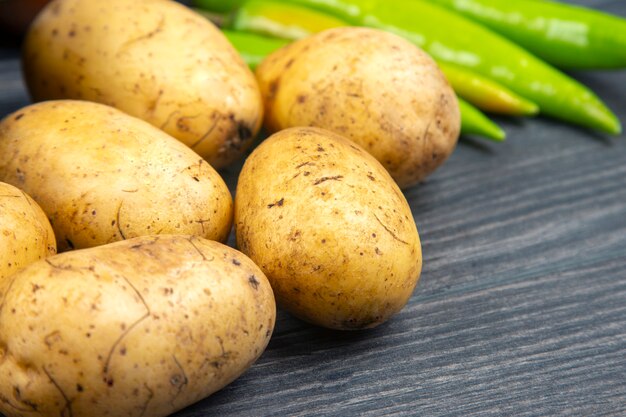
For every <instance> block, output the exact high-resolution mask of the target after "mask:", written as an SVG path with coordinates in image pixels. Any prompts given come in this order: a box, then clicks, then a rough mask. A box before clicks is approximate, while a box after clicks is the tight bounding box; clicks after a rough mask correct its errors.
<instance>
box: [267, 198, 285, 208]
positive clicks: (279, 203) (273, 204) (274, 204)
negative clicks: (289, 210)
mask: <svg viewBox="0 0 626 417" xmlns="http://www.w3.org/2000/svg"><path fill="white" fill-rule="evenodd" d="M284 203H285V199H284V198H281V199H280V200H278V201H277V202H275V203H271V204H268V205H267V208H272V207H275V206H278V207H282V206H283V204H284Z"/></svg>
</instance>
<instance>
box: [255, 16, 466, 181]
mask: <svg viewBox="0 0 626 417" xmlns="http://www.w3.org/2000/svg"><path fill="white" fill-rule="evenodd" d="M256 75H257V79H258V81H259V85H260V87H261V92H262V94H263V99H264V101H265V109H266V117H265V124H266V127H267V128H268V130H269V131H270V132H275V131H278V130H281V129H285V128H287V127H293V126H317V127H321V128H325V129H329V130H332V131H334V132H336V133H339V134H341V135H343V136H345V137H347V138H349V139H351V140H353V141H354V142H356V143H357V144H359V145H361V146H362V147H363V148H365V150H366V151H368V152H369V153H370V154H372V155H374V157H375V158H376V159H378V161H380V162H381V163H382V164H383V166H384V167H385V168H386V169H387V170H388V171H389V173H390V174H391V176H392V177H393V178H394V179H395V180H396V182H397V183H398V185H399V186H400V187H401V188H405V187H409V186H411V185H414V184H416V183H418V182H419V181H421V180H423V179H424V178H425V177H426V176H427V175H428V174H430V173H432V172H433V171H434V170H435V169H436V168H437V167H438V166H440V165H441V164H442V163H443V162H444V161H445V160H446V159H447V158H448V156H449V155H450V154H451V153H452V151H453V150H454V147H455V145H456V142H457V138H458V136H459V131H460V123H461V122H460V113H459V108H458V103H457V100H456V96H455V95H454V91H453V90H452V88H451V87H450V86H449V85H448V82H447V81H446V79H445V78H444V76H443V74H442V73H441V71H440V70H439V69H438V67H437V65H436V64H435V62H434V61H433V60H432V59H431V58H430V57H429V56H428V55H427V54H426V53H424V52H422V51H421V50H420V49H418V48H417V47H416V46H414V45H412V44H410V43H409V42H407V41H406V40H404V39H402V38H400V37H398V36H396V35H393V34H391V33H386V32H383V31H378V30H374V29H366V28H355V27H346V28H337V29H331V30H328V31H325V32H322V33H319V34H317V35H314V36H312V37H309V38H306V39H303V40H300V41H298V42H295V43H293V44H291V45H288V46H286V47H285V48H283V49H280V50H278V51H276V52H275V53H273V54H272V55H270V56H269V57H268V58H266V59H265V60H264V61H263V63H262V64H261V65H260V66H259V67H258V68H257V71H256Z"/></svg>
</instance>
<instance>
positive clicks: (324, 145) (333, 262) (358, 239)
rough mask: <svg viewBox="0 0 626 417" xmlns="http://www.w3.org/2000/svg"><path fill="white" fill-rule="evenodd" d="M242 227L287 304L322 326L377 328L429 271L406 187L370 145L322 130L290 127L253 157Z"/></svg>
mask: <svg viewBox="0 0 626 417" xmlns="http://www.w3.org/2000/svg"><path fill="white" fill-rule="evenodd" d="M235 230H236V236H237V244H238V245H239V248H240V249H241V250H242V251H243V252H244V253H245V254H247V255H248V256H249V257H250V258H251V259H252V260H253V261H254V262H255V263H256V264H257V265H259V266H260V267H261V269H262V270H263V272H265V275H266V276H267V278H268V279H269V280H270V283H271V284H272V288H273V290H274V294H275V296H276V299H277V301H278V303H279V304H280V305H282V306H283V307H284V308H285V309H286V310H288V311H289V312H291V313H292V314H294V315H296V316H298V317H300V318H302V319H304V320H307V321H309V322H311V323H314V324H317V325H320V326H325V327H329V328H334V329H362V328H368V327H374V326H376V325H378V324H380V323H382V322H384V321H385V320H387V319H388V318H389V317H391V316H392V315H393V314H394V313H396V312H398V311H399V310H400V309H401V308H402V307H403V306H404V305H405V304H406V302H407V300H408V299H409V297H410V296H411V293H412V292H413V289H414V287H415V285H416V284H417V281H418V279H419V276H420V271H421V266H422V265H421V246H420V241H419V236H418V233H417V228H416V226H415V222H414V220H413V216H412V214H411V210H410V207H409V205H408V204H407V202H406V199H405V198H404V196H403V195H402V193H401V191H400V189H399V188H398V186H397V185H396V184H395V183H394V181H393V179H392V178H391V177H390V176H389V174H388V173H387V172H386V171H385V169H384V168H383V167H382V166H381V165H380V164H379V163H378V161H376V160H375V159H374V158H373V157H372V156H371V155H369V154H368V153H367V152H365V151H364V150H363V149H362V148H361V147H359V146H357V145H355V144H354V143H352V142H350V141H349V140H348V139H345V138H343V137H341V136H339V135H336V134H334V133H331V132H328V131H324V130H322V129H317V128H292V129H287V130H284V131H281V132H279V133H277V134H275V135H273V136H272V137H270V138H269V139H267V140H266V141H265V142H263V143H262V144H261V145H260V146H259V147H258V148H257V149H256V150H255V151H254V152H253V153H252V154H251V155H250V157H249V158H248V159H247V160H246V163H245V165H244V167H243V170H242V171H241V175H240V177H239V182H238V185H237V192H236V194H235Z"/></svg>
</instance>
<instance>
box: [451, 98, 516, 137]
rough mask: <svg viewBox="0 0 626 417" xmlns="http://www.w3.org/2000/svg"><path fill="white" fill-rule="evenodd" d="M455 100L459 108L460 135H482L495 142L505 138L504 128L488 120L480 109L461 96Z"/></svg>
mask: <svg viewBox="0 0 626 417" xmlns="http://www.w3.org/2000/svg"><path fill="white" fill-rule="evenodd" d="M457 100H458V101H459V109H460V110H461V134H462V135H477V136H484V137H486V138H489V139H492V140H495V141H497V142H502V141H503V140H504V139H505V138H506V134H505V133H504V130H502V129H501V128H500V126H498V125H497V124H495V123H494V122H492V121H491V120H489V118H488V117H487V116H485V115H484V114H483V113H481V112H480V110H478V109H477V108H476V107H474V106H472V105H471V104H469V103H468V102H467V101H465V100H463V99H462V98H457Z"/></svg>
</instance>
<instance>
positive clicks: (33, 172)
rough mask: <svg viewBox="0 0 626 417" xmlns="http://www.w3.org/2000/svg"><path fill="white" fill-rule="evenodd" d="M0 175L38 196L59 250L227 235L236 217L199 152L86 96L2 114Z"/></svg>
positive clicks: (226, 194)
mask: <svg viewBox="0 0 626 417" xmlns="http://www.w3.org/2000/svg"><path fill="white" fill-rule="evenodd" d="M0 181H5V182H7V183H10V184H13V185H15V186H17V187H18V188H20V189H22V190H24V191H25V192H26V193H28V194H29V195H30V196H31V197H33V199H34V200H35V201H37V203H38V204H39V205H40V206H41V208H42V209H43V210H44V212H45V213H46V215H47V216H48V218H49V219H50V222H51V223H52V227H53V229H54V232H55V234H56V238H57V246H58V249H59V251H62V250H67V249H74V248H86V247H92V246H97V245H102V244H105V243H110V242H114V241H118V240H123V239H128V238H131V237H136V236H142V235H150V234H168V233H174V234H193V235H198V236H202V237H205V238H207V239H211V240H219V241H224V240H226V238H227V237H228V234H229V233H230V229H231V224H232V204H233V202H232V197H231V195H230V192H229V190H228V188H227V187H226V184H225V183H224V181H223V180H222V178H221V177H220V176H219V174H218V173H217V172H216V171H215V170H214V169H213V168H212V167H211V166H210V165H209V164H208V163H206V162H205V161H204V160H203V159H202V158H201V157H200V156H198V155H197V154H196V153H195V152H193V151H192V150H191V149H189V148H188V147H186V146H185V145H183V144H182V143H180V142H178V141H177V140H175V139H174V138H172V137H171V136H168V135H167V134H165V133H163V132H162V131H160V130H158V129H157V128H155V127H153V126H150V125H149V124H148V123H145V122H143V121H142V120H139V119H135V118H134V117H131V116H128V115H126V114H124V113H122V112H120V111H119V110H116V109H114V108H112V107H108V106H104V105H102V104H96V103H90V102H86V101H72V100H61V101H49V102H43V103H38V104H34V105H31V106H28V107H25V108H23V109H21V110H19V111H17V112H15V113H13V114H11V115H9V116H7V117H6V118H5V119H4V120H3V121H2V122H0Z"/></svg>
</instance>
